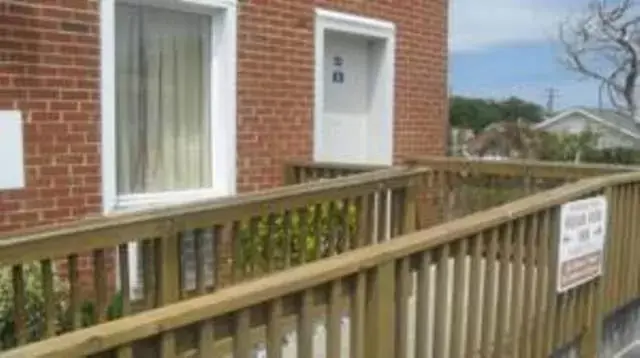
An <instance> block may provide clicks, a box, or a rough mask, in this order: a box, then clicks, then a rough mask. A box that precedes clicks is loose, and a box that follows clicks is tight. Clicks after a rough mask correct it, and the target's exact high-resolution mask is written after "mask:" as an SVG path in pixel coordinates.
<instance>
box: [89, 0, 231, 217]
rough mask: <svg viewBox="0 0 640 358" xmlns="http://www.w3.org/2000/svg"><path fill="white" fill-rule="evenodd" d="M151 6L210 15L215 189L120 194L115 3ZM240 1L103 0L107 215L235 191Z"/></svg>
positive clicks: (104, 193)
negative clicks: (118, 177)
mask: <svg viewBox="0 0 640 358" xmlns="http://www.w3.org/2000/svg"><path fill="white" fill-rule="evenodd" d="M116 2H122V3H131V4H140V5H152V6H155V7H160V8H168V9H173V10H178V11H188V12H197V13H200V14H206V15H210V16H211V18H212V26H211V31H212V33H211V35H212V36H211V39H212V46H211V68H210V79H211V86H210V88H211V91H210V94H209V95H210V103H211V111H210V118H209V119H210V121H211V142H212V143H211V144H212V145H211V151H212V152H211V158H212V165H211V168H212V182H213V185H212V187H211V188H203V189H192V190H181V191H170V192H161V193H149V194H146V193H140V194H127V195H119V194H118V193H117V182H116V178H117V155H116V111H115V109H116V108H115V98H116V96H115V66H116V61H115V4H116ZM237 21H238V15H237V0H101V2H100V28H101V31H100V37H101V44H100V49H101V55H100V57H101V118H102V122H101V129H102V135H101V136H102V138H101V140H102V143H101V149H102V207H103V212H104V213H105V214H109V213H112V212H116V211H128V210H132V209H133V210H136V209H141V208H146V207H150V206H155V205H167V204H179V203H185V202H190V201H199V200H203V199H212V198H216V197H221V196H228V195H233V194H235V193H236V78H237V71H236V57H237Z"/></svg>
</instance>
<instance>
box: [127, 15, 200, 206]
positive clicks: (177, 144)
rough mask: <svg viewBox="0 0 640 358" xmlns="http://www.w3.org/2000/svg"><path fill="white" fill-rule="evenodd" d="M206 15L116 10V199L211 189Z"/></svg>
mask: <svg viewBox="0 0 640 358" xmlns="http://www.w3.org/2000/svg"><path fill="white" fill-rule="evenodd" d="M210 49H211V17H210V16H206V15H199V14H195V13H187V12H179V11H172V10H164V9H159V8H154V7H149V6H132V5H125V4H118V5H117V6H116V54H115V57H116V91H117V93H116V118H117V122H116V136H117V161H118V162H117V183H118V193H119V194H133V193H158V192H165V191H176V190H188V189H199V188H209V187H211V185H212V175H211V161H212V158H211V139H210V121H209V108H208V104H209V101H208V98H210V96H209V93H210V88H209V83H210V81H209V78H210V70H209V69H210V65H209V62H210V58H211V56H210Z"/></svg>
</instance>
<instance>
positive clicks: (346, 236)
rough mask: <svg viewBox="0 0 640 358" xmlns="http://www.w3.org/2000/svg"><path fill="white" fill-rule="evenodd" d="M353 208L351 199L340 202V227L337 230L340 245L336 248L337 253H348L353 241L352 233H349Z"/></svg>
mask: <svg viewBox="0 0 640 358" xmlns="http://www.w3.org/2000/svg"><path fill="white" fill-rule="evenodd" d="M352 208H353V200H352V199H351V198H347V199H344V200H342V210H340V227H339V230H338V231H340V232H341V237H339V239H340V242H339V243H340V245H339V247H338V252H340V253H343V252H345V251H348V250H349V248H350V247H351V245H352V244H351V241H353V237H352V232H351V222H350V213H351V212H352V211H351V209H352Z"/></svg>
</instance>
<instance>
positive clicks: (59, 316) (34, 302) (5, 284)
mask: <svg viewBox="0 0 640 358" xmlns="http://www.w3.org/2000/svg"><path fill="white" fill-rule="evenodd" d="M23 272H24V285H25V292H24V296H25V297H24V302H25V307H24V312H25V319H26V320H25V324H26V338H27V342H34V341H38V340H40V339H42V338H43V337H44V333H45V323H46V322H45V317H44V312H45V296H44V294H43V280H42V271H41V267H40V265H39V264H37V263H33V264H27V265H24V266H23ZM12 282H13V280H12V273H11V269H10V268H5V269H3V270H0V350H6V349H9V348H12V347H15V346H16V344H17V336H16V330H15V320H14V315H15V306H14V302H13V297H14V294H13V284H12ZM68 292H69V290H68V287H67V285H66V284H65V283H64V282H63V281H62V280H60V279H59V277H58V275H55V274H54V275H53V298H52V299H53V302H54V304H55V306H54V309H55V318H56V322H55V326H56V333H57V334H60V333H63V332H68V331H70V330H71V327H72V319H73V318H72V316H73V315H72V312H71V310H70V309H69V295H68ZM95 313H96V312H95V304H94V302H92V301H89V300H85V301H83V302H82V303H81V305H80V324H81V326H82V327H88V326H91V325H93V324H95V323H96V320H95V317H96V315H95ZM120 317H122V295H121V294H120V292H118V293H116V294H115V295H114V296H113V297H112V299H111V302H110V304H109V306H108V307H107V318H108V319H110V320H111V319H116V318H120Z"/></svg>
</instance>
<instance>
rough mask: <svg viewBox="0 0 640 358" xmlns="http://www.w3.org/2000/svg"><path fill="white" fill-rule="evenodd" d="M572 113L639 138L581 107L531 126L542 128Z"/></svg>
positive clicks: (639, 137)
mask: <svg viewBox="0 0 640 358" xmlns="http://www.w3.org/2000/svg"><path fill="white" fill-rule="evenodd" d="M572 114H580V115H583V116H585V117H586V118H588V119H591V120H592V121H594V122H597V123H599V124H602V125H604V126H606V127H608V128H611V129H614V130H616V131H618V132H620V133H623V134H625V135H628V136H630V137H632V138H635V139H640V135H638V134H636V133H633V132H630V131H628V130H627V129H625V128H621V127H619V126H616V125H614V124H612V123H609V122H608V121H605V120H603V119H602V118H600V117H598V116H595V115H593V114H591V113H589V112H588V111H585V110H583V109H581V108H574V109H569V110H566V111H564V112H562V113H560V114H557V115H555V116H554V117H551V118H548V119H546V120H544V121H542V122H540V123H538V124H536V125H535V126H534V127H533V128H535V129H541V130H544V129H545V128H547V127H549V126H550V125H552V124H554V123H556V122H558V121H560V120H562V119H563V118H566V117H568V116H570V115H572Z"/></svg>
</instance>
